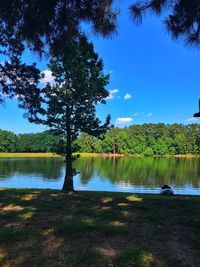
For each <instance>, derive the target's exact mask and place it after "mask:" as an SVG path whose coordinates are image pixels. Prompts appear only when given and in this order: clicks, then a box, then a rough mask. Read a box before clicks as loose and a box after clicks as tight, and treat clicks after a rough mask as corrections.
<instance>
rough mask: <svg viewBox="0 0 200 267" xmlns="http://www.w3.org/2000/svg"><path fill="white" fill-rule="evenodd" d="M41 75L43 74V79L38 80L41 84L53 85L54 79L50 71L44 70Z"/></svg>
mask: <svg viewBox="0 0 200 267" xmlns="http://www.w3.org/2000/svg"><path fill="white" fill-rule="evenodd" d="M42 73H43V74H44V78H42V79H41V80H40V82H41V83H42V84H46V83H51V84H52V83H54V77H53V76H52V72H51V71H50V70H44V71H42Z"/></svg>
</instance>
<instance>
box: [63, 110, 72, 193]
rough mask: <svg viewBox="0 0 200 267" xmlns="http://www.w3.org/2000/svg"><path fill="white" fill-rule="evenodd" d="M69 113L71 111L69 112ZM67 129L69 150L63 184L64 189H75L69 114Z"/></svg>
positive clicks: (67, 146)
mask: <svg viewBox="0 0 200 267" xmlns="http://www.w3.org/2000/svg"><path fill="white" fill-rule="evenodd" d="M68 114H69V113H68ZM66 129H67V144H66V148H67V152H66V155H65V164H66V170H65V180H64V184H63V188H62V190H63V191H68V192H70V191H74V182H73V167H72V142H71V129H70V119H69V115H68V116H67V122H66Z"/></svg>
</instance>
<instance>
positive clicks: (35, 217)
mask: <svg viewBox="0 0 200 267" xmlns="http://www.w3.org/2000/svg"><path fill="white" fill-rule="evenodd" d="M199 251H200V197H188V196H184V197H181V196H174V197H164V196H158V195H130V194H123V193H103V192H75V193H71V194H67V193H63V192H61V191H55V190H36V189H35V190H29V189H9V190H6V189H1V190H0V266H12V267H14V266H48V267H51V266H55V267H57V266H58V267H59V266H67V267H70V266H76V267H79V266H80V267H81V266H83V267H90V266H91V267H94V266H95V267H98V266H99V267H103V266H108V267H109V266H114V267H122V266H124V267H128V266H137V267H149V266H152V267H153V266H160V267H166V266H170V267H174V266H175V267H176V266H187V267H192V266H193V267H194V266H200V254H199Z"/></svg>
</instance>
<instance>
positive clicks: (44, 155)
mask: <svg viewBox="0 0 200 267" xmlns="http://www.w3.org/2000/svg"><path fill="white" fill-rule="evenodd" d="M75 154H79V155H80V156H81V157H113V156H115V157H121V156H124V155H122V154H98V153H75ZM52 157H54V158H55V157H61V156H59V155H57V154H55V153H0V158H52Z"/></svg>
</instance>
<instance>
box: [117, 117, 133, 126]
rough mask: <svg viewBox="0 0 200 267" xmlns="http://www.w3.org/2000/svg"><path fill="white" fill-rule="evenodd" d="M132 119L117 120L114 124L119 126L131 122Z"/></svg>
mask: <svg viewBox="0 0 200 267" xmlns="http://www.w3.org/2000/svg"><path fill="white" fill-rule="evenodd" d="M132 121H133V119H132V118H117V119H116V122H115V124H118V125H121V124H126V123H130V122H132Z"/></svg>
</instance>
